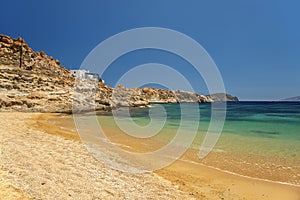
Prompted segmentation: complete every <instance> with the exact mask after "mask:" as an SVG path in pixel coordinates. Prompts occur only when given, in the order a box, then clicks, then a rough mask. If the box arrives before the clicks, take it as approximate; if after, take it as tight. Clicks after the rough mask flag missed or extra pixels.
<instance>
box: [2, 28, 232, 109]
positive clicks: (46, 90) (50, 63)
mask: <svg viewBox="0 0 300 200" xmlns="http://www.w3.org/2000/svg"><path fill="white" fill-rule="evenodd" d="M234 98H236V97H232V96H230V95H226V100H232V99H234ZM236 99H237V98H236ZM214 100H215V101H218V100H219V96H218V95H211V96H203V95H200V94H196V93H192V92H185V91H180V90H177V91H171V90H163V89H156V88H142V89H140V88H125V87H124V86H122V85H119V86H118V87H117V88H115V89H113V88H112V87H110V86H108V85H106V84H104V83H103V82H101V81H98V80H82V79H76V78H75V77H74V76H73V75H72V74H71V73H70V71H69V70H68V69H66V68H65V67H63V66H61V64H60V61H59V60H56V59H54V58H53V57H52V56H48V55H47V54H46V53H44V52H35V51H33V50H32V49H31V48H30V47H29V46H28V45H27V43H26V42H25V41H24V40H23V39H22V38H17V39H12V38H11V37H9V36H6V35H1V34H0V111H11V110H14V111H23V112H65V113H71V112H72V111H76V112H81V111H90V110H94V109H95V110H107V109H111V108H116V107H123V106H130V107H141V106H147V105H149V104H150V103H192V102H212V101H214Z"/></svg>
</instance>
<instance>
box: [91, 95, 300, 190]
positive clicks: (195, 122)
mask: <svg viewBox="0 0 300 200" xmlns="http://www.w3.org/2000/svg"><path fill="white" fill-rule="evenodd" d="M195 108H199V112H198V110H197V112H196V110H195ZM211 112H212V104H211V103H199V104H193V103H182V104H151V106H150V107H145V108H131V109H130V110H129V111H128V110H127V109H125V110H124V112H123V111H122V109H121V110H119V111H118V113H117V115H116V113H109V112H107V113H106V112H102V113H99V114H98V115H97V119H98V122H99V125H100V126H101V127H102V130H103V131H106V133H105V134H106V135H107V136H108V137H107V138H106V140H111V143H112V144H118V145H119V146H122V145H123V147H124V149H127V150H128V149H129V148H131V149H134V148H135V147H136V148H137V149H139V150H140V149H144V150H145V149H146V150H149V151H153V150H155V148H158V149H159V148H162V147H163V146H164V145H166V144H168V143H170V142H172V140H173V138H174V137H175V135H176V134H177V131H178V129H179V128H181V130H183V131H182V132H181V134H182V133H183V134H186V137H191V135H192V136H194V138H193V140H192V142H191V144H190V145H189V147H188V149H187V151H186V152H185V153H184V155H183V156H181V157H179V158H178V159H180V160H181V161H183V162H186V163H187V165H188V164H194V165H195V164H196V165H205V166H208V167H211V168H215V169H217V170H221V171H224V172H226V173H232V174H236V175H238V176H245V177H248V178H253V179H259V180H264V181H270V182H277V183H281V184H288V185H294V186H299V187H300V102H258V101H257V102H254V101H251V102H247V101H239V102H227V105H226V117H225V121H224V126H223V129H222V131H221V132H220V136H219V138H218V140H217V142H216V144H215V145H214V146H213V148H212V151H211V152H210V153H209V154H208V155H207V156H206V157H204V158H199V156H198V155H199V151H200V148H201V145H202V144H203V141H204V138H205V136H206V134H207V130H208V127H209V125H210V123H211V115H212V113H211ZM129 119H130V120H132V121H131V122H130V123H129V125H128V127H129V128H128V127H127V128H126V127H125V128H122V127H121V128H120V124H121V125H122V123H120V122H124V123H125V124H126V123H127V121H126V120H129ZM183 120H184V123H181V122H182V121H183ZM124 123H123V125H124ZM132 123H134V124H135V126H137V127H145V129H143V130H146V131H140V133H139V132H135V133H134V135H131V136H130V137H122V136H121V135H126V134H127V135H128V134H130V131H131V129H130V127H132ZM149 124H151V126H148V125H149ZM156 124H157V127H156ZM87 126H88V125H87ZM147 126H148V128H149V129H150V131H149V130H147ZM182 126H183V128H182ZM195 126H196V129H195ZM190 127H192V128H190ZM86 128H89V130H90V131H91V132H93V129H97V127H86ZM133 129H134V128H133V127H132V132H134V130H133ZM152 130H153V133H151V131H152ZM195 131H196V133H195V135H193V134H191V132H195ZM110 134H112V136H111V137H110V136H109V135H110ZM139 134H140V135H139ZM132 137H133V138H139V139H136V140H133V142H130V138H132ZM184 137H185V136H183V138H184ZM147 147H148V148H147ZM150 147H151V148H150ZM153 148H154V149H153ZM146 150H145V151H146ZM132 151H134V150H132ZM137 151H138V150H137Z"/></svg>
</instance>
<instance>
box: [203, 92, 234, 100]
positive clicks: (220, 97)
mask: <svg viewBox="0 0 300 200" xmlns="http://www.w3.org/2000/svg"><path fill="white" fill-rule="evenodd" d="M207 97H209V98H211V99H212V100H213V101H239V99H238V98H237V97H236V96H232V95H230V94H224V93H216V94H211V95H207Z"/></svg>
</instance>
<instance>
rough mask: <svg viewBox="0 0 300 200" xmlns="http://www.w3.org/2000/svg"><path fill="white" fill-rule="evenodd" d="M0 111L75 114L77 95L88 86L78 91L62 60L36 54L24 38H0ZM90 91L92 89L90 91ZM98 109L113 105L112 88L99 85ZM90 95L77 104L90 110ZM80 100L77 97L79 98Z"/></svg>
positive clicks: (98, 83) (43, 54) (41, 53)
mask: <svg viewBox="0 0 300 200" xmlns="http://www.w3.org/2000/svg"><path fill="white" fill-rule="evenodd" d="M0 58H1V59H0V109H1V110H2V111H9V110H15V111H25V112H26V111H27V112H67V113H70V112H71V111H72V103H73V99H74V96H76V93H81V94H82V96H84V94H85V88H84V87H88V85H87V84H86V83H81V84H78V86H77V87H76V88H75V89H74V85H75V77H74V76H73V75H71V74H70V71H69V70H68V69H66V68H65V67H63V66H61V65H60V62H59V61H58V60H55V59H54V58H53V57H52V56H48V55H46V54H45V53H44V52H34V51H33V50H32V49H31V48H30V47H29V46H28V45H27V44H26V42H25V41H24V40H23V39H22V38H18V39H12V38H10V37H8V36H5V35H0ZM87 91H89V90H87ZM96 91H97V92H96V95H95V102H96V103H95V108H96V109H103V108H105V107H106V106H108V105H109V104H110V96H111V92H112V88H111V87H109V86H107V85H105V84H103V83H102V82H97V87H96ZM87 97H88V96H86V98H85V99H83V100H82V101H76V100H74V101H76V103H77V104H76V105H77V106H76V107H77V108H78V107H81V108H82V110H84V108H86V107H87V106H86V105H87V104H86V102H88V98H87ZM75 99H76V98H75Z"/></svg>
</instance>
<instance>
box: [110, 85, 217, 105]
mask: <svg viewBox="0 0 300 200" xmlns="http://www.w3.org/2000/svg"><path fill="white" fill-rule="evenodd" d="M111 99H112V107H124V106H132V107H136V106H147V105H148V104H150V103H196V102H212V99H210V98H209V97H206V96H203V95H200V94H197V93H193V92H186V91H181V90H176V91H172V90H163V89H156V88H142V89H140V88H125V87H124V86H123V85H118V87H117V88H115V89H114V90H113V94H112V98H111Z"/></svg>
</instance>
